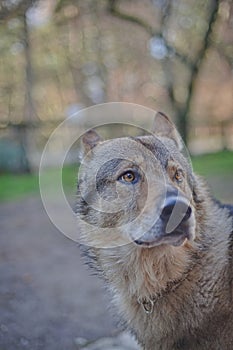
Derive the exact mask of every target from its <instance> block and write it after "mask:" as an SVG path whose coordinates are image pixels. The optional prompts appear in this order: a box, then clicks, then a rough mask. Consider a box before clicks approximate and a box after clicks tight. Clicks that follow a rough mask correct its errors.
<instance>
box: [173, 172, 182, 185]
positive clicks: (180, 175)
mask: <svg viewBox="0 0 233 350" xmlns="http://www.w3.org/2000/svg"><path fill="white" fill-rule="evenodd" d="M174 177H175V180H176V181H177V182H179V183H181V182H182V181H183V178H184V174H183V171H182V170H181V169H177V170H176V173H175V176H174Z"/></svg>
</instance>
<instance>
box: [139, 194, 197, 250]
mask: <svg viewBox="0 0 233 350" xmlns="http://www.w3.org/2000/svg"><path fill="white" fill-rule="evenodd" d="M194 231H195V220H194V214H193V209H192V207H191V205H190V202H189V201H188V200H187V199H186V198H185V197H184V196H183V195H182V194H181V193H180V192H179V191H178V190H176V189H172V190H169V191H167V193H166V198H165V201H164V205H163V207H162V208H161V214H160V217H159V218H158V220H157V221H156V223H155V224H154V225H153V227H152V228H151V229H150V230H149V231H148V232H146V233H144V234H143V235H142V237H140V238H138V239H136V240H134V242H135V243H136V244H137V245H140V246H146V247H152V246H157V245H161V244H170V245H173V246H180V245H182V244H183V243H184V241H185V240H186V239H188V240H192V239H193V238H194Z"/></svg>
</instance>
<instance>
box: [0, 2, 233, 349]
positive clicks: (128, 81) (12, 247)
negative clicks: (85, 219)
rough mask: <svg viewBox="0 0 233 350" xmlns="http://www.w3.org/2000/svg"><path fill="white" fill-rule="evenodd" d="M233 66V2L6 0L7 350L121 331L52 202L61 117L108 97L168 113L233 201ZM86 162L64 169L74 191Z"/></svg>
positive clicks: (3, 311) (201, 167) (1, 82)
mask: <svg viewBox="0 0 233 350" xmlns="http://www.w3.org/2000/svg"><path fill="white" fill-rule="evenodd" d="M232 68H233V3H232V1H231V0H222V1H216V0H174V1H172V0H46V1H45V0H0V218H1V222H0V228H1V231H0V240H1V242H0V350H5V349H7V350H8V349H22V348H30V349H40V348H41V349H60V348H61V349H64V348H66V349H73V348H74V349H77V348H78V347H79V346H80V344H79V345H78V344H76V345H75V339H77V337H85V338H87V339H95V338H98V337H101V336H104V335H109V334H115V333H114V332H118V331H117V328H116V326H115V323H114V321H113V320H112V318H111V313H110V312H109V311H107V308H108V304H109V301H108V300H107V299H106V298H107V297H106V294H105V293H104V292H103V290H102V284H101V282H99V280H97V279H96V278H90V277H89V275H88V273H89V272H88V271H87V270H86V269H85V268H84V267H83V264H82V263H81V261H80V255H79V250H78V248H77V246H76V245H75V244H74V243H73V242H71V241H69V240H68V239H66V238H65V237H63V236H61V235H59V233H58V231H57V230H56V229H55V228H54V227H53V226H52V224H51V223H50V222H49V219H48V218H47V216H46V213H45V212H44V211H43V207H42V204H41V201H40V197H39V185H38V168H39V163H40V157H41V153H42V151H43V148H44V146H45V144H46V142H47V140H48V138H49V136H50V135H51V133H52V131H53V130H54V129H55V128H56V126H57V125H59V124H60V123H61V122H62V121H63V120H65V119H67V118H69V117H70V116H71V115H73V114H74V113H76V112H78V111H80V110H82V109H83V108H85V107H89V106H92V105H94V104H99V103H104V102H113V101H114V102H117V101H120V102H132V103H136V104H141V105H144V106H146V107H149V108H152V109H155V110H161V111H163V112H165V113H166V114H168V115H169V116H170V117H171V118H172V120H173V121H174V122H175V123H176V125H177V127H178V129H179V131H180V133H181V135H182V137H183V139H184V141H185V143H186V144H187V146H188V149H189V151H190V154H191V155H192V160H193V166H194V169H195V170H196V171H197V172H198V173H199V174H201V175H204V176H205V177H206V178H207V181H208V182H209V184H210V186H211V190H212V192H213V193H214V195H216V196H217V197H218V198H219V199H221V200H224V201H227V202H233V185H232V180H233V153H232V151H233V70H232ZM72 129H73V126H72V125H70V127H69V126H67V127H66V128H64V132H63V133H62V134H61V137H60V138H57V139H56V142H55V143H54V145H53V149H54V150H56V152H58V153H59V150H60V149H62V147H63V141H64V139H67V138H68V139H69V137H70V134H71V133H72ZM74 159H75V157H70V160H69V161H67V164H66V166H65V167H64V169H63V183H64V188H65V190H66V191H67V196H71V197H72V199H73V200H75V199H74V194H75V179H76V173H77V164H76V163H77V162H76V160H75V161H74ZM73 163H74V164H73ZM48 166H51V167H56V160H55V158H53V157H52V156H51V164H48ZM61 215H62V213H61ZM76 343H77V342H76Z"/></svg>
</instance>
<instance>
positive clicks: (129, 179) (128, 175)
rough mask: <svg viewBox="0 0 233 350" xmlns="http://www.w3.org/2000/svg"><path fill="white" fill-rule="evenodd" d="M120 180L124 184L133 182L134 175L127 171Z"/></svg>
mask: <svg viewBox="0 0 233 350" xmlns="http://www.w3.org/2000/svg"><path fill="white" fill-rule="evenodd" d="M121 179H122V180H123V181H125V182H133V181H134V180H135V174H134V173H133V172H132V171H127V172H126V173H125V174H123V175H122V176H121Z"/></svg>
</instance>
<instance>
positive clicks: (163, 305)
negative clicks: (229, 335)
mask: <svg viewBox="0 0 233 350" xmlns="http://www.w3.org/2000/svg"><path fill="white" fill-rule="evenodd" d="M220 211H221V213H220ZM198 215H199V217H198V221H199V225H197V231H198V232H197V239H196V240H195V242H186V243H185V244H183V245H182V246H180V247H173V246H168V245H167V246H162V245H161V246H158V247H154V248H140V247H137V246H135V245H134V244H133V243H132V244H129V245H125V246H122V247H118V248H113V249H99V250H95V251H94V252H93V253H94V256H95V259H96V263H97V265H98V269H99V270H100V271H101V272H102V273H103V275H104V277H105V279H106V280H107V282H108V284H109V286H110V289H111V290H112V292H113V295H114V302H115V304H116V305H117V309H118V312H119V313H120V314H121V315H122V317H123V319H125V320H127V323H128V326H129V328H131V329H133V332H135V334H137V339H138V340H139V341H140V343H141V344H144V349H146V350H148V349H150V350H151V349H154V344H155V343H156V344H158V347H156V349H157V348H158V349H173V348H174V349H176V347H175V346H174V347H173V345H172V344H175V342H177V341H178V339H180V338H182V337H185V336H186V335H187V334H188V332H190V330H192V329H193V331H192V332H196V328H197V327H199V326H200V325H204V324H205V323H206V324H208V321H207V320H208V319H205V317H207V312H208V314H209V313H211V312H213V314H214V313H215V314H216V315H218V314H219V315H221V312H222V311H223V310H225V311H226V310H230V308H231V309H232V307H231V306H229V305H231V303H230V304H229V303H228V301H229V300H230V294H229V292H230V293H231V291H230V288H229V284H228V285H226V284H227V283H228V282H227V283H226V281H228V277H229V271H230V269H231V268H230V267H229V256H228V254H229V248H228V245H229V235H230V233H231V230H232V218H230V217H229V213H227V211H226V210H225V209H222V208H219V206H218V205H216V204H215V203H214V202H212V200H211V199H209V200H207V199H206V200H205V204H202V206H201V205H200V208H199V209H198ZM224 215H225V220H221V223H220V222H219V220H218V217H219V216H224ZM203 217H205V220H204V221H203ZM210 217H211V219H210ZM203 232H205V235H203ZM230 273H232V271H230ZM171 283H172V284H173V285H175V286H177V289H176V290H175V291H174V290H173V289H171V290H169V288H167V286H169V285H171ZM161 294H162V295H163V297H162V299H159V300H158V302H157V303H156V305H155V308H154V312H153V313H152V314H151V315H149V316H148V315H147V314H146V313H145V310H143V308H142V306H141V305H140V304H139V303H138V300H139V299H140V298H147V299H151V298H154V297H156V295H161ZM226 300H227V303H226ZM207 306H208V307H207ZM190 310H191V311H190ZM211 310H212V311H211ZM231 312H233V310H231ZM205 315H206V316H205ZM152 319H153V321H152ZM216 322H218V321H216ZM216 324H217V325H218V323H216ZM216 324H215V323H213V325H214V327H215V325H216ZM220 324H221V322H220ZM142 325H143V326H142ZM151 327H152V329H151ZM177 327H178V328H179V331H178V330H177V329H178V328H177ZM202 327H204V326H201V328H200V330H199V334H201V332H202V330H201V329H202ZM203 329H204V328H203ZM203 332H204V331H203ZM145 334H147V336H146V338H145V336H144V335H145ZM200 336H201V335H200ZM203 337H205V335H203ZM155 338H156V339H157V340H156V339H155ZM144 339H146V343H144ZM168 339H169V341H168ZM159 344H163V345H161V347H160V345H159ZM177 349H178V348H177ZM182 349H183V348H182ZM190 349H193V348H191V347H190ZM194 349H196V348H195V345H194ZM200 349H202V348H200Z"/></svg>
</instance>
